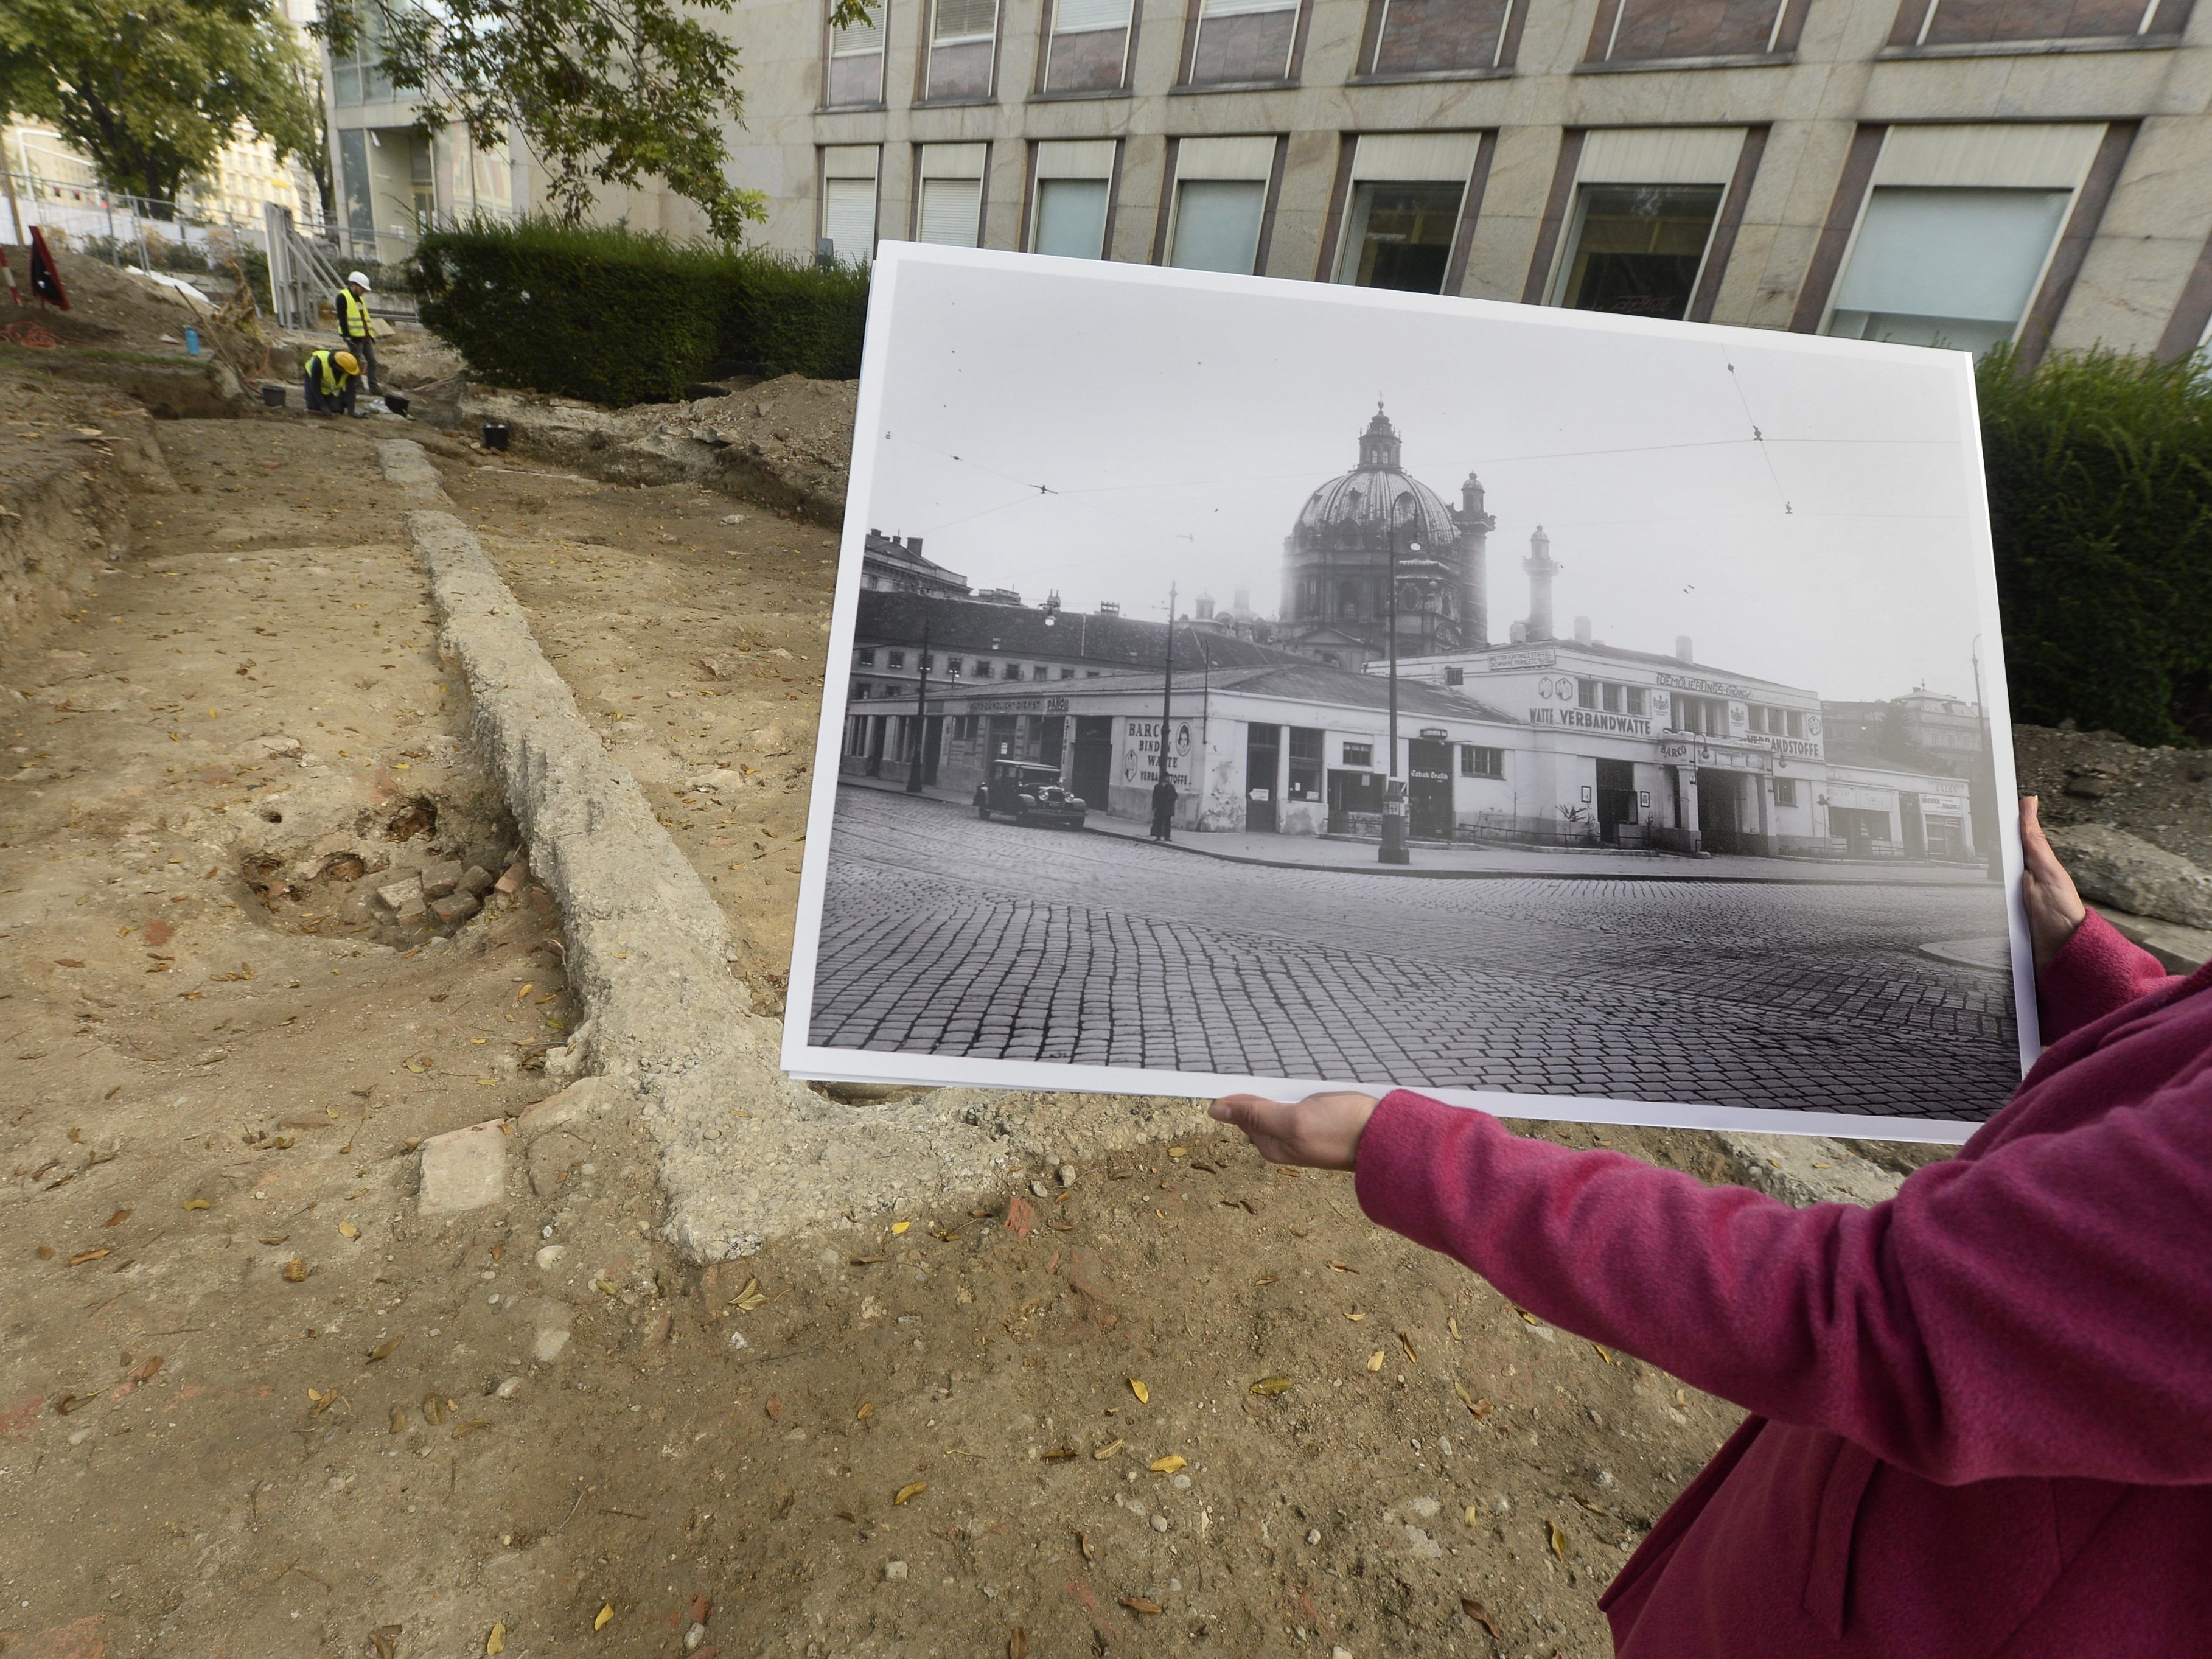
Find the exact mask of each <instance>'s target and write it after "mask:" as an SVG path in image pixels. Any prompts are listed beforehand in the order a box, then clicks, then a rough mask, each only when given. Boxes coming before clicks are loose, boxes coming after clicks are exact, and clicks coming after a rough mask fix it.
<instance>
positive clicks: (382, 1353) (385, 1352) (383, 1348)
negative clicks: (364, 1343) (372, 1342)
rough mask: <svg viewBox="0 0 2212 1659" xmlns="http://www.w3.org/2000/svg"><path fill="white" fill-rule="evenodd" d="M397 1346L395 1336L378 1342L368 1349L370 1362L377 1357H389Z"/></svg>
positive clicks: (377, 1358)
mask: <svg viewBox="0 0 2212 1659" xmlns="http://www.w3.org/2000/svg"><path fill="white" fill-rule="evenodd" d="M398 1346H399V1339H398V1337H396V1336H395V1337H393V1338H392V1339H391V1340H389V1341H386V1342H380V1343H378V1344H377V1345H376V1346H374V1347H373V1348H371V1349H370V1350H369V1351H368V1357H369V1359H370V1360H371V1362H372V1363H373V1362H374V1361H376V1360H379V1359H389V1358H392V1354H393V1353H394V1352H396V1351H397V1350H398Z"/></svg>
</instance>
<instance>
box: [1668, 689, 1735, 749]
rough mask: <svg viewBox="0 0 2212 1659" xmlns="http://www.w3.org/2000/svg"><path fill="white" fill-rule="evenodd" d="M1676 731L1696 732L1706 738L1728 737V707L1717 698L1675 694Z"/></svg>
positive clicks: (1681, 693) (1683, 693)
mask: <svg viewBox="0 0 2212 1659" xmlns="http://www.w3.org/2000/svg"><path fill="white" fill-rule="evenodd" d="M1674 729H1675V730H1676V731H1678V732H1698V733H1699V734H1701V735H1703V736H1705V737H1709V738H1724V737H1726V736H1728V731H1729V717H1728V705H1727V704H1726V703H1724V702H1721V701H1720V700H1719V699H1718V698H1717V697H1693V696H1690V695H1689V694H1688V693H1686V692H1682V691H1677V692H1676V693H1675V694H1674Z"/></svg>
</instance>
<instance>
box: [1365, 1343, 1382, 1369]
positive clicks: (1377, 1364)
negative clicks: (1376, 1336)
mask: <svg viewBox="0 0 2212 1659" xmlns="http://www.w3.org/2000/svg"><path fill="white" fill-rule="evenodd" d="M1367 1369H1368V1370H1370V1371H1379V1370H1382V1369H1383V1350H1382V1349H1380V1348H1377V1349H1376V1350H1375V1352H1373V1353H1370V1354H1369V1355H1368V1356H1367Z"/></svg>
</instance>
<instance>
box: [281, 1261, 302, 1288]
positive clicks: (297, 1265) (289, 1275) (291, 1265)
mask: <svg viewBox="0 0 2212 1659" xmlns="http://www.w3.org/2000/svg"><path fill="white" fill-rule="evenodd" d="M306 1281H307V1257H305V1256H302V1255H295V1256H294V1257H293V1258H292V1259H291V1260H290V1261H288V1262H286V1263H285V1264H284V1282H285V1283H286V1284H288V1285H300V1284H304V1283H305V1282H306Z"/></svg>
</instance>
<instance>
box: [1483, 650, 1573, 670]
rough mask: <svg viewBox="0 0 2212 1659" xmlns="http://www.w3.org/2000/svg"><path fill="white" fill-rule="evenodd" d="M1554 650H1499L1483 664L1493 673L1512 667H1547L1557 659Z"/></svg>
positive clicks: (1557, 656) (1557, 655) (1557, 654)
mask: <svg viewBox="0 0 2212 1659" xmlns="http://www.w3.org/2000/svg"><path fill="white" fill-rule="evenodd" d="M1557 661H1559V653H1558V652H1556V651H1501V652H1499V653H1498V654H1497V655H1496V656H1494V657H1492V659H1490V660H1489V661H1488V662H1487V663H1486V664H1484V666H1485V667H1486V668H1487V669H1489V671H1491V672H1492V673H1493V674H1502V673H1504V672H1505V671H1507V670H1509V669H1514V668H1549V667H1550V666H1551V665H1553V663H1555V662H1557Z"/></svg>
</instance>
